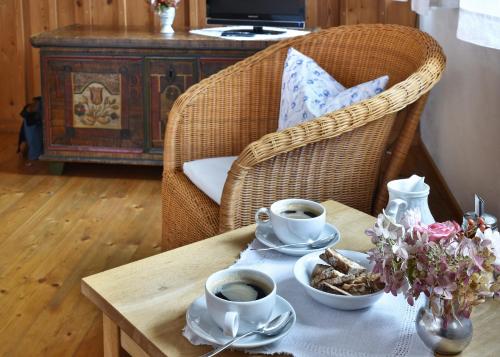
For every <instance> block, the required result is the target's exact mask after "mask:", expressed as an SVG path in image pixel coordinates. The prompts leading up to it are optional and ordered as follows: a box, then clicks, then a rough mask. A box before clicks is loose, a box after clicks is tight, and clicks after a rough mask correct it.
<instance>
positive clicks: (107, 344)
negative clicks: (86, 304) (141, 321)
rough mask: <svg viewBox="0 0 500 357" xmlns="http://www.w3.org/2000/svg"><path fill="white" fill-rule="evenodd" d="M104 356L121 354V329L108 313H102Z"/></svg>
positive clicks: (114, 356) (113, 356) (111, 356)
mask: <svg viewBox="0 0 500 357" xmlns="http://www.w3.org/2000/svg"><path fill="white" fill-rule="evenodd" d="M102 330H103V341H104V357H119V356H120V329H119V328H118V326H117V325H116V324H115V323H114V322H113V321H112V320H111V319H110V318H109V317H108V316H106V314H104V313H103V314H102Z"/></svg>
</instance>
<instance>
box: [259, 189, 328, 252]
mask: <svg viewBox="0 0 500 357" xmlns="http://www.w3.org/2000/svg"><path fill="white" fill-rule="evenodd" d="M294 209H300V210H303V209H309V210H310V213H313V214H311V215H310V216H307V215H302V217H301V218H294V215H293V214H287V213H286V212H290V211H293V210H294ZM261 214H266V215H267V216H268V217H269V220H262V218H261V217H260V216H261ZM255 221H256V222H257V224H269V221H270V223H271V225H272V229H273V231H274V233H275V234H276V236H277V237H278V238H279V240H280V241H282V242H283V243H285V244H295V243H305V242H313V241H315V240H317V239H318V238H319V236H320V235H321V232H322V231H323V229H324V227H325V224H326V209H325V207H324V206H322V205H320V204H319V203H317V202H314V201H310V200H304V199H298V198H290V199H286V200H280V201H276V202H274V203H273V204H272V205H271V207H270V208H260V209H259V210H258V211H257V213H255Z"/></svg>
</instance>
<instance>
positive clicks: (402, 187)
mask: <svg viewBox="0 0 500 357" xmlns="http://www.w3.org/2000/svg"><path fill="white" fill-rule="evenodd" d="M424 180H425V178H424V177H420V176H417V175H413V176H412V177H410V178H407V179H400V180H393V181H390V182H389V183H388V184H387V189H388V191H389V203H388V204H387V207H386V209H385V212H386V214H387V215H389V216H392V217H395V219H396V222H399V221H401V218H402V217H403V215H404V213H405V212H406V210H408V209H410V208H411V209H417V208H418V209H419V211H420V215H421V218H422V219H421V221H422V223H424V224H431V223H434V222H436V221H435V220H434V217H432V214H431V210H430V209H429V204H428V197H429V192H430V187H429V185H428V184H426V183H425V182H424Z"/></svg>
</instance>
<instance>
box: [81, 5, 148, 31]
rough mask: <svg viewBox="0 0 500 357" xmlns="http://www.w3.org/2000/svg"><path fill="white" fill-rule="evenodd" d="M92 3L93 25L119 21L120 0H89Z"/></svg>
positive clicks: (111, 23) (91, 16) (115, 23)
mask: <svg viewBox="0 0 500 357" xmlns="http://www.w3.org/2000/svg"><path fill="white" fill-rule="evenodd" d="M87 1H88V2H89V3H90V6H91V8H90V14H91V15H90V21H91V24H92V25H113V26H116V25H118V23H119V20H118V17H119V11H118V3H119V0H87ZM144 2H145V1H144Z"/></svg>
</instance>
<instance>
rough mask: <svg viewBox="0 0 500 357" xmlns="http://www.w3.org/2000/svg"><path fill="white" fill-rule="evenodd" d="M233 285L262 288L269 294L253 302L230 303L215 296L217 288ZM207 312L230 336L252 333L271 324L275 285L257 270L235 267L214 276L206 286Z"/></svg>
mask: <svg viewBox="0 0 500 357" xmlns="http://www.w3.org/2000/svg"><path fill="white" fill-rule="evenodd" d="M231 282H245V283H250V284H253V285H256V286H258V287H260V288H261V289H263V290H264V291H265V292H266V293H267V295H265V296H264V297H262V298H260V299H257V300H252V301H229V300H226V299H223V298H221V297H218V296H216V294H217V292H218V289H220V288H221V287H222V286H224V285H225V284H228V283H231ZM205 299H206V302H207V311H208V313H209V315H210V317H211V318H212V320H214V322H215V323H216V324H217V325H218V326H219V327H220V328H221V329H222V330H223V331H224V334H225V335H227V336H231V337H235V336H236V335H241V334H244V333H246V332H249V331H253V330H255V329H257V328H259V327H260V326H262V325H263V324H265V323H267V322H268V321H269V318H270V317H271V314H272V312H273V308H274V305H275V303H276V283H275V282H274V280H273V279H272V278H271V277H270V276H269V275H267V274H264V273H262V272H260V271H258V270H254V269H246V268H233V269H226V270H221V271H218V272H216V273H214V274H212V275H211V276H210V277H209V278H208V279H207V282H206V283H205Z"/></svg>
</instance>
